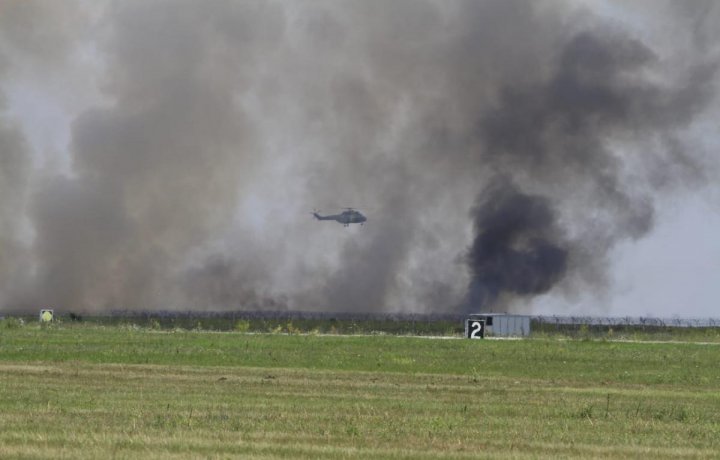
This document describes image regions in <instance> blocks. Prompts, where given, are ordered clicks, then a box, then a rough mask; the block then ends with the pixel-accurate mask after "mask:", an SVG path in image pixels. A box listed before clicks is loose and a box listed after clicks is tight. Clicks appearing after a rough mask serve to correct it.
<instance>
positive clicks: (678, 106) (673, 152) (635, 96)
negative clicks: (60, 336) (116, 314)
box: [0, 0, 717, 312]
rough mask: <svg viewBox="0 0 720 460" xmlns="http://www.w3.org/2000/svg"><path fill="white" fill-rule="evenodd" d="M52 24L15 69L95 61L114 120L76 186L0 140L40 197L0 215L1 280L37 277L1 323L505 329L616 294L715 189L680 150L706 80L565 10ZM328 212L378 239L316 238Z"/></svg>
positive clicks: (691, 62) (317, 8)
mask: <svg viewBox="0 0 720 460" xmlns="http://www.w3.org/2000/svg"><path fill="white" fill-rule="evenodd" d="M2 5H3V7H4V8H7V6H6V5H12V6H13V7H14V8H18V7H17V4H16V3H15V2H4V3H2ZM53 5H54V3H52V2H47V3H45V2H37V3H33V5H32V7H33V8H37V9H38V13H37V14H29V13H27V12H25V13H23V10H22V8H30V7H22V8H20V10H18V11H20V12H19V13H14V15H13V17H14V18H15V19H13V21H12V22H9V20H5V21H3V20H0V37H2V38H1V40H2V42H0V43H1V44H2V46H0V53H3V52H4V54H1V55H0V56H6V58H5V59H4V61H3V59H2V58H1V57H0V62H4V65H3V66H0V67H1V68H5V69H6V71H5V74H6V75H9V74H10V73H12V71H13V69H14V68H16V67H17V66H18V65H20V64H19V61H18V59H19V58H18V56H20V57H24V56H28V55H32V56H34V58H33V59H34V60H35V61H37V62H40V63H41V64H42V65H43V66H46V68H47V67H50V68H52V66H58V65H60V64H59V62H60V61H62V55H63V54H67V53H71V52H73V50H76V48H73V47H77V46H79V45H78V43H84V44H85V46H87V45H88V43H91V45H92V48H93V49H94V50H95V52H96V53H97V56H98V58H99V59H101V60H102V68H103V69H104V72H103V75H102V77H101V79H100V80H101V82H102V83H101V90H102V92H103V97H104V98H105V101H104V102H103V103H99V104H98V105H97V106H95V107H91V108H89V109H87V110H84V111H83V113H81V114H79V115H78V116H77V117H76V118H75V120H74V122H73V123H72V126H71V139H72V140H71V143H70V145H69V147H68V149H69V154H70V157H71V173H70V174H66V175H62V174H53V173H52V172H46V173H43V174H40V173H38V172H37V171H34V169H33V167H32V160H31V156H32V155H31V152H30V149H29V148H28V147H27V146H26V145H25V146H24V147H23V146H22V145H23V143H25V144H26V142H25V141H24V140H23V139H22V138H23V136H22V133H21V132H19V131H18V130H13V128H7V129H5V128H3V129H4V130H2V131H0V146H4V145H6V144H7V145H12V146H15V147H7V148H6V147H3V151H2V154H3V157H2V162H3V171H6V170H7V171H10V170H13V171H16V172H15V173H13V174H3V175H1V176H0V177H3V179H2V180H3V181H5V182H3V183H0V191H4V190H5V189H6V188H7V187H11V188H12V189H13V190H22V193H19V194H14V195H13V197H24V198H21V199H20V198H12V199H11V198H8V195H5V194H3V198H2V201H1V202H0V204H1V205H0V223H2V227H0V229H1V231H2V234H1V236H2V239H3V241H13V242H14V243H12V245H11V244H9V243H5V244H3V248H8V247H11V246H13V247H16V248H17V249H14V250H13V251H14V252H13V251H11V252H10V254H12V255H5V254H8V252H7V250H5V251H3V252H0V266H1V267H2V268H1V269H0V274H5V273H8V270H10V268H9V267H12V266H23V267H26V269H24V270H23V271H22V273H21V274H19V275H16V278H20V281H21V282H13V285H14V286H21V287H22V288H21V289H9V287H8V286H7V285H5V284H2V285H0V290H2V294H3V295H2V300H3V302H4V306H3V307H2V308H4V309H13V308H21V307H24V306H26V305H34V304H38V303H42V304H52V305H56V306H57V307H58V308H65V309H76V310H86V311H103V310H107V309H163V310H168V309H181V310H185V309H242V308H252V309H257V308H270V309H273V310H277V309H282V308H289V309H302V310H329V311H420V312H422V311H448V310H458V309H477V308H505V309H513V308H514V303H513V299H516V298H525V299H526V298H531V297H532V296H534V295H537V294H540V293H545V292H556V291H557V292H570V291H572V290H573V289H577V288H578V287H580V286H587V287H591V288H597V289H602V287H603V285H604V283H605V279H604V276H603V274H604V271H605V265H606V263H607V254H608V251H609V250H610V249H611V248H612V247H613V246H614V245H615V244H617V242H619V241H622V240H624V239H627V238H631V239H632V238H640V237H642V236H643V235H645V234H647V232H648V231H649V230H650V229H651V228H652V225H653V215H654V209H655V206H656V205H657V202H658V200H660V199H661V198H660V194H661V193H665V192H668V191H672V190H676V189H677V188H678V187H680V186H682V187H684V188H687V189H692V188H693V187H695V186H699V185H700V184H702V183H703V181H704V180H705V177H704V175H703V173H702V171H703V165H702V163H701V162H700V160H699V158H698V156H697V155H695V154H694V152H693V151H692V150H690V149H688V147H687V145H688V144H687V140H686V139H685V137H684V132H683V130H684V129H685V128H686V127H687V126H689V125H690V124H691V123H692V122H693V120H694V119H695V117H696V116H697V115H698V114H700V113H701V112H702V110H704V108H705V107H706V106H707V104H708V103H710V101H712V96H713V92H714V90H715V89H714V88H713V86H712V84H713V81H714V76H715V62H714V60H713V59H711V56H710V55H708V54H703V53H697V54H696V53H689V52H688V53H685V54H684V55H683V65H682V66H680V69H678V68H677V66H674V67H673V64H674V62H675V61H673V60H672V59H671V58H670V57H667V56H666V54H667V53H666V54H664V55H662V56H661V54H660V52H661V51H663V52H664V51H666V50H656V49H654V48H653V44H652V43H645V42H644V41H643V39H642V38H641V37H639V36H637V35H635V34H633V31H632V30H625V29H623V28H622V27H618V26H617V25H612V24H608V23H607V22H606V21H605V20H602V19H600V18H598V17H597V16H595V15H594V14H593V13H591V12H589V11H587V10H583V9H580V8H570V7H568V5H567V4H565V3H564V2H545V3H542V4H539V3H537V2H529V1H491V2H436V1H415V0H413V1H393V2H379V1H378V2H375V1H369V2H368V1H358V2H335V1H327V2H322V1H312V2H266V1H263V2H260V1H257V2H253V1H248V2H230V1H227V2H226V1H213V2H196V1H180V2H177V1H175V2H162V1H161V2H150V3H148V2H119V3H108V4H107V5H105V6H103V7H102V8H98V7H97V6H94V7H93V8H94V10H93V14H89V13H88V12H87V11H85V10H86V9H87V8H88V5H84V4H82V3H81V4H78V5H77V6H76V7H75V8H68V10H69V12H66V13H63V14H66V16H64V17H67V18H68V19H67V20H64V21H60V22H58V23H55V24H54V26H53V27H52V28H49V29H44V28H43V27H42V22H43V21H50V19H49V18H51V17H53V16H52V11H54V10H53V9H54V8H56V7H55V6H53ZM691 10H692V11H691ZM98 11H99V13H98ZM695 11H696V10H695V9H694V8H689V9H688V11H685V10H683V12H684V13H685V14H684V15H681V17H682V19H681V20H680V19H679V20H678V21H684V22H683V23H685V22H687V21H688V20H689V19H688V18H696V17H698V15H699V14H700V13H697V12H695ZM702 14H704V15H705V14H707V12H703V13H702ZM96 16H97V17H98V18H99V19H93V18H95V17H96ZM43 18H45V19H43ZM662 20H663V21H668V22H673V21H675V20H674V19H672V18H671V17H670V16H668V17H667V18H664V17H663V18H662ZM88 21H90V22H92V21H97V23H93V24H90V25H89V24H88ZM23 23H27V24H30V25H32V27H27V28H23V27H19V24H23ZM46 30H48V31H50V32H52V34H51V35H52V36H54V37H57V40H56V41H53V40H50V41H48V40H47V38H45V36H44V35H43V34H39V33H38V31H46ZM43 33H45V32H43ZM24 34H27V35H28V40H25V36H24ZM691 35H692V36H693V37H694V38H691V40H695V42H698V41H702V42H703V43H704V44H707V43H710V42H712V40H713V39H716V38H717V36H716V35H713V33H712V30H711V29H710V27H709V26H707V27H704V28H703V32H702V33H700V32H693V34H691ZM56 44H57V45H56ZM7 56H10V57H7ZM10 125H11V123H10V124H8V123H7V120H6V124H4V125H3V127H9V126H10ZM8 133H10V134H8ZM12 133H14V134H12ZM6 152H12V153H6ZM6 166H7V168H8V169H5V167H6ZM13 168H14V169H13ZM6 177H7V179H6ZM11 180H12V181H17V183H12V184H10V181H11ZM7 184H9V185H7ZM693 184H695V185H693ZM328 206H355V207H358V208H360V209H362V210H363V211H365V212H366V213H367V214H368V217H369V222H368V224H367V225H366V226H365V227H364V228H362V229H343V228H342V227H341V226H339V225H337V226H335V225H332V224H328V223H326V222H321V223H318V222H314V221H312V219H311V217H310V215H309V214H307V212H308V211H310V210H311V209H312V208H314V207H319V208H326V207H328ZM366 209H367V210H371V211H366ZM327 210H328V211H330V209H327ZM468 213H470V215H468ZM19 214H22V215H24V216H26V217H27V219H28V220H29V222H30V225H31V227H32V231H31V232H30V233H31V234H32V235H31V237H27V235H25V237H23V236H22V234H23V230H22V229H20V228H18V227H17V226H13V225H11V224H8V223H6V222H14V221H16V219H15V217H16V216H17V215H19ZM20 254H22V256H21V255H20ZM21 259H22V260H23V261H24V262H23V263H22V264H18V263H17V261H19V260H21ZM546 259H547V260H551V261H554V264H550V265H551V266H550V265H548V264H547V263H545V261H546ZM3 278H5V277H3Z"/></svg>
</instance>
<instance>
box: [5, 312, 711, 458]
mask: <svg viewBox="0 0 720 460" xmlns="http://www.w3.org/2000/svg"><path fill="white" fill-rule="evenodd" d="M719 358H720V347H718V346H717V345H700V344H691V343H685V344H668V343H666V344H658V343H617V342H608V341H560V340H554V339H536V340H522V341H490V340H486V341H467V340H432V339H422V338H409V337H388V336H377V337H333V336H312V335H305V336H301V335H271V334H266V335H250V334H241V333H212V332H197V331H196V332H154V331H149V330H143V329H140V330H137V329H132V328H129V329H128V328H126V329H122V328H103V327H96V326H92V327H88V326H80V327H78V326H76V327H70V326H61V327H50V328H40V327H38V326H36V325H25V326H22V327H18V328H13V329H3V328H0V458H48V457H52V458H106V457H116V458H137V457H143V458H153V457H163V458H168V457H171V458H172V457H178V458H188V457H192V458H197V457H201V458H205V457H210V458H216V457H220V458H226V457H243V458H253V457H255V458H268V457H270V458H272V457H286V458H338V457H363V458H367V457H379V458H387V457H392V458H438V457H446V458H463V457H478V456H479V457H502V458H507V457H516V458H536V457H553V458H556V457H583V458H587V457H603V458H616V457H623V458H625V457H651V456H652V457H655V458H678V457H680V458H682V457H687V458H717V455H718V452H720V368H719V367H718V361H720V359H719Z"/></svg>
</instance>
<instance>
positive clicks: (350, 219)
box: [313, 209, 367, 227]
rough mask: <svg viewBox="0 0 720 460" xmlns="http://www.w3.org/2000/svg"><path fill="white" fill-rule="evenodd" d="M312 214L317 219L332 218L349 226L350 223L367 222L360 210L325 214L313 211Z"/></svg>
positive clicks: (361, 223)
mask: <svg viewBox="0 0 720 460" xmlns="http://www.w3.org/2000/svg"><path fill="white" fill-rule="evenodd" d="M313 216H315V218H316V219H317V220H334V221H336V222H338V223H341V224H343V225H344V226H345V227H347V226H349V225H350V224H360V225H363V224H364V223H365V222H367V217H365V216H364V215H362V213H361V212H359V211H355V210H354V209H350V210H347V211H343V212H341V213H340V214H331V215H327V216H321V215H320V214H318V213H316V212H314V213H313Z"/></svg>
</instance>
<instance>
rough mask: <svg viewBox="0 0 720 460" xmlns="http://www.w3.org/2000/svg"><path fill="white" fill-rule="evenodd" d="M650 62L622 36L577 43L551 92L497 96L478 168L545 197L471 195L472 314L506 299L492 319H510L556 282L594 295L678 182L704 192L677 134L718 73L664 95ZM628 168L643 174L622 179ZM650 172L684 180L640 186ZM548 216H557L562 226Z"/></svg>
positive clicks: (507, 187)
mask: <svg viewBox="0 0 720 460" xmlns="http://www.w3.org/2000/svg"><path fill="white" fill-rule="evenodd" d="M656 62H657V57H656V56H655V54H654V53H653V52H652V51H651V50H650V49H649V48H648V47H646V46H645V45H643V44H642V43H641V42H639V41H637V40H635V39H632V38H629V37H627V36H623V34H621V33H618V32H615V33H612V34H611V33H606V34H599V33H597V32H592V33H591V32H582V33H579V34H577V35H575V36H573V37H572V38H571V39H570V40H569V41H568V42H567V43H566V44H564V45H563V48H562V52H561V53H560V54H559V56H558V57H557V59H556V62H555V64H554V69H553V72H552V75H551V77H550V78H549V79H547V81H542V82H535V83H532V84H530V85H517V86H512V85H508V86H505V87H503V88H502V89H501V91H500V98H499V104H498V105H497V107H495V108H493V109H491V110H489V111H488V112H486V115H485V116H484V117H483V119H482V121H481V123H480V129H481V139H482V142H483V144H484V151H483V153H484V155H483V158H484V159H485V160H486V161H488V162H489V165H491V166H492V167H494V168H496V170H497V171H500V172H501V173H502V174H507V175H508V176H509V177H511V178H513V179H514V180H515V182H518V183H523V184H525V185H526V186H527V187H530V188H534V189H536V190H540V191H542V192H544V193H546V195H539V194H525V193H523V192H520V191H518V189H517V188H516V186H515V185H514V183H513V181H512V180H500V181H496V182H494V184H493V185H492V186H491V188H490V189H488V190H485V191H483V192H482V193H481V194H480V195H479V197H478V200H479V201H480V202H481V204H480V205H478V206H476V207H475V208H473V212H472V217H473V219H474V225H475V240H474V242H473V244H472V246H471V248H470V250H469V253H468V257H467V260H468V264H469V266H470V269H471V271H472V275H473V278H472V281H471V283H470V289H469V294H468V295H469V298H468V301H469V304H470V308H480V309H489V308H492V307H493V304H494V302H495V301H496V300H498V298H499V297H500V296H501V295H503V294H506V298H505V299H504V302H503V303H501V305H500V307H501V308H508V309H512V308H513V307H512V304H510V305H507V303H506V302H508V301H509V299H510V298H512V296H519V297H523V296H525V297H528V296H534V295H537V294H542V293H545V292H548V291H550V290H551V289H553V288H554V287H555V285H556V284H558V283H560V282H562V281H565V282H566V283H567V284H570V285H571V284H572V283H573V282H577V281H584V282H586V283H587V284H588V285H590V287H593V286H597V285H602V284H603V281H604V279H603V276H604V269H603V268H604V267H603V266H604V264H606V263H607V259H606V257H607V254H608V253H609V251H610V249H612V247H613V246H614V245H615V244H616V243H617V242H618V241H620V240H622V239H625V238H633V239H637V238H640V237H642V236H644V235H645V234H647V233H648V231H649V230H650V229H651V228H652V225H653V215H654V204H653V202H654V197H653V195H654V194H656V193H657V192H659V191H661V190H662V189H664V188H668V187H670V188H672V187H673V186H676V185H678V184H676V183H674V181H685V182H689V183H692V182H697V181H701V180H702V177H701V175H700V174H699V171H698V170H697V167H696V165H695V163H694V161H693V160H692V158H691V157H690V156H688V154H687V152H685V150H684V148H683V146H682V144H681V143H680V141H679V140H678V137H677V134H676V133H677V132H678V131H679V129H680V128H682V127H684V126H686V125H687V124H689V123H690V122H691V121H692V119H693V117H694V116H695V115H696V114H697V113H698V112H699V111H700V109H701V108H703V107H704V106H705V104H706V103H707V101H708V100H709V99H710V98H711V97H712V91H713V88H712V82H713V76H714V75H715V70H716V65H714V64H709V65H708V64H698V65H696V66H694V67H691V68H690V69H689V70H688V72H687V75H686V76H685V78H684V79H683V81H681V82H679V83H678V82H675V83H674V84H669V83H667V82H665V83H661V82H658V81H657V80H656V79H654V78H652V77H651V76H652V65H653V64H655V63H656ZM617 140H621V143H620V144H618V143H615V144H614V145H613V142H616V141H617ZM622 142H625V143H624V144H623V143H622ZM650 148H652V149H653V150H654V151H648V150H649V149H650ZM631 156H637V158H632V157H631ZM633 161H634V162H636V164H639V165H640V167H641V168H643V169H645V171H642V170H641V171H639V172H634V175H633V176H629V177H628V176H627V175H626V171H625V170H624V168H626V167H627V166H628V164H630V163H632V162H633ZM658 164H660V165H661V166H660V168H663V167H672V168H674V169H675V171H676V173H680V174H675V175H674V177H673V175H670V176H668V175H666V176H664V180H660V181H653V180H652V178H647V177H643V174H652V171H653V170H655V169H657V168H658V166H657V165H658ZM683 185H688V184H687V183H686V184H683ZM555 209H563V210H564V211H565V215H564V216H563V217H564V221H563V222H561V221H560V220H559V219H560V215H559V213H557V212H556V211H555ZM572 227H574V233H575V235H574V236H573V237H572V238H571V239H568V237H567V236H566V234H570V233H572V232H571V230H570V229H571V228H572ZM583 276H585V277H586V278H585V279H584V280H582V279H580V278H581V277H583Z"/></svg>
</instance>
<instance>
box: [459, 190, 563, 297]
mask: <svg viewBox="0 0 720 460" xmlns="http://www.w3.org/2000/svg"><path fill="white" fill-rule="evenodd" d="M479 198H480V200H481V202H479V203H478V204H477V205H476V206H475V207H474V208H473V210H472V216H473V218H474V227H475V233H476V237H475V241H474V242H473V245H472V247H471V248H470V251H469V253H468V256H467V259H468V264H469V265H470V268H471V271H472V281H471V284H470V292H469V299H468V300H469V302H470V305H471V306H476V307H480V308H482V307H484V306H489V305H494V304H495V303H496V301H497V300H498V297H499V296H500V294H509V295H518V296H532V295H537V294H543V293H545V292H548V291H549V290H550V289H551V288H552V287H553V285H555V283H557V282H558V281H559V280H561V279H562V278H563V276H564V275H565V271H566V270H567V259H568V249H567V248H565V247H564V246H563V241H562V232H561V231H560V229H559V228H557V224H556V218H557V216H556V214H555V212H554V211H553V209H552V208H551V205H550V202H549V200H547V199H545V198H543V197H540V196H536V195H527V194H524V193H522V192H520V191H519V190H518V189H517V188H516V187H515V186H514V185H513V184H512V183H511V182H510V181H509V180H507V179H505V178H500V179H497V180H496V181H495V182H494V183H493V184H491V185H490V186H489V187H488V188H487V189H485V190H484V191H483V192H482V193H481V194H480V197H479Z"/></svg>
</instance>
